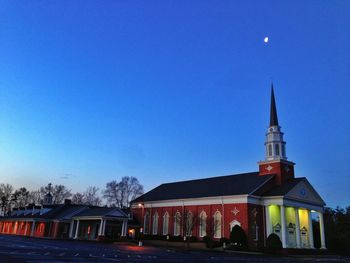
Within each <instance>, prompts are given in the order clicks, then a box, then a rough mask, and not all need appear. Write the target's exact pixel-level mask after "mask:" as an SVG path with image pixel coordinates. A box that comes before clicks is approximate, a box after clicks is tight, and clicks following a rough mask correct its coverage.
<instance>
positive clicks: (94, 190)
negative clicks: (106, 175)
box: [84, 186, 102, 206]
mask: <svg viewBox="0 0 350 263" xmlns="http://www.w3.org/2000/svg"><path fill="white" fill-rule="evenodd" d="M99 190H100V189H99V188H98V187H96V186H89V187H88V188H87V189H86V191H85V193H84V197H85V198H84V199H85V202H84V203H85V204H87V205H95V206H99V205H101V204H102V200H101V197H100V196H99V194H98V191H99Z"/></svg>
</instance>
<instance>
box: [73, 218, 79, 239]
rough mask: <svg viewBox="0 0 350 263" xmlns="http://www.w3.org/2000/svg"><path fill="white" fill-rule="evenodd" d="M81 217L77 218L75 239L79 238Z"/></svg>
mask: <svg viewBox="0 0 350 263" xmlns="http://www.w3.org/2000/svg"><path fill="white" fill-rule="evenodd" d="M79 221H80V220H79V219H78V220H77V226H76V227H75V235H74V239H77V238H78V233H79Z"/></svg>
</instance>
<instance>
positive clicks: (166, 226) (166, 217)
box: [163, 212, 169, 235]
mask: <svg viewBox="0 0 350 263" xmlns="http://www.w3.org/2000/svg"><path fill="white" fill-rule="evenodd" d="M167 234H169V213H168V212H165V214H164V216H163V235H167Z"/></svg>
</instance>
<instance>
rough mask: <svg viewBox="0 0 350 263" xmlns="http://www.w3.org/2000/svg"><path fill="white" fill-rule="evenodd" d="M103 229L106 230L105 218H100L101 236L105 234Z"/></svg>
mask: <svg viewBox="0 0 350 263" xmlns="http://www.w3.org/2000/svg"><path fill="white" fill-rule="evenodd" d="M105 231H106V220H105V219H104V220H102V232H101V236H104V235H105Z"/></svg>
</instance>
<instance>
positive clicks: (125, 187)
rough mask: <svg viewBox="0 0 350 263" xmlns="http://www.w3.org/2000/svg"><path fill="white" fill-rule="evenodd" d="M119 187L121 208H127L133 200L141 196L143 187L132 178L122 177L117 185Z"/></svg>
mask: <svg viewBox="0 0 350 263" xmlns="http://www.w3.org/2000/svg"><path fill="white" fill-rule="evenodd" d="M119 187H120V192H121V205H122V207H129V206H130V202H131V201H132V200H133V199H135V198H136V197H138V196H139V195H141V194H143V186H142V185H141V184H140V183H139V180H137V178H136V177H133V176H124V177H123V178H122V180H121V182H120V183H119Z"/></svg>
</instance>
